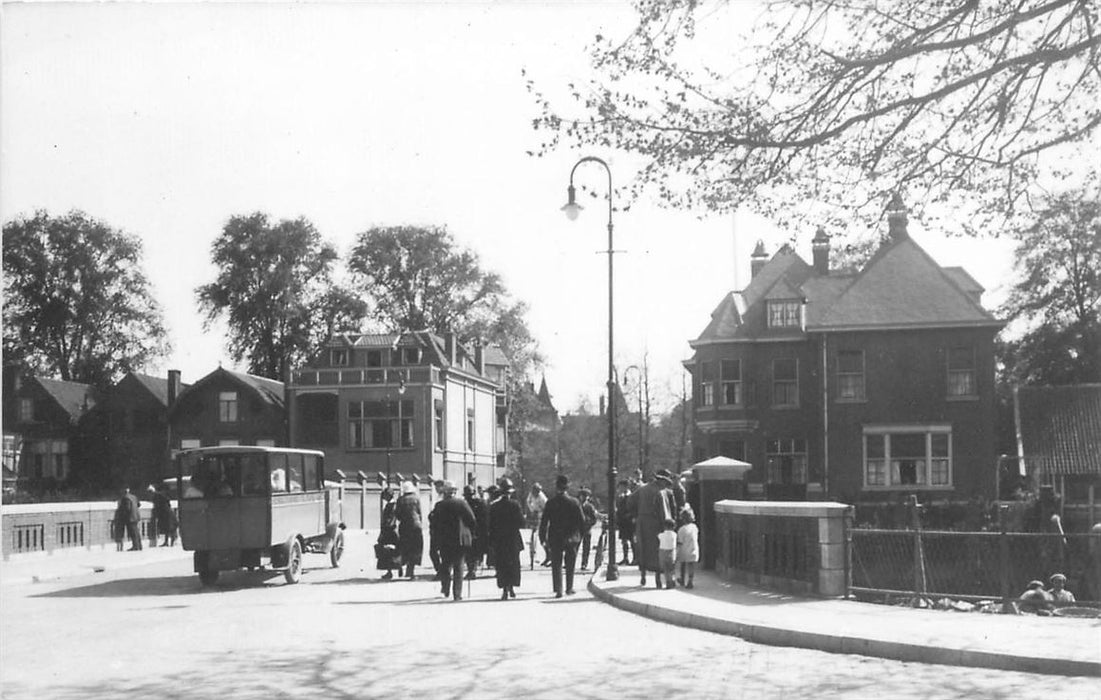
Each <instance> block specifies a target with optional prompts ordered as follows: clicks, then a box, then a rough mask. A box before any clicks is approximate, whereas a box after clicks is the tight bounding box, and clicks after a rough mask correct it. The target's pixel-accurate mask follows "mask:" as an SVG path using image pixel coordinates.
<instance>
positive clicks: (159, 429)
mask: <svg viewBox="0 0 1101 700" xmlns="http://www.w3.org/2000/svg"><path fill="white" fill-rule="evenodd" d="M187 388H188V387H187V386H186V385H183V384H181V382H180V373H179V371H178V370H169V372H168V376H166V377H154V376H151V375H148V374H142V373H139V372H128V373H127V374H126V375H125V376H124V377H123V378H122V379H120V380H119V381H118V382H116V383H115V384H114V385H112V386H111V387H110V388H109V389H108V390H107V391H105V392H104V393H103V395H102V397H101V400H100V402H99V403H98V404H97V405H96V408H95V410H94V411H92V412H90V413H89V415H88V416H87V418H85V424H86V430H85V432H86V433H87V434H88V435H89V436H90V439H91V442H90V444H89V449H90V450H94V454H95V459H94V461H96V462H97V463H99V464H100V465H102V472H103V473H102V474H101V482H102V483H101V485H103V486H110V487H112V488H117V487H119V486H122V485H126V486H129V487H131V488H132V489H138V488H141V487H144V486H147V485H150V484H155V483H157V482H159V481H160V480H161V479H163V478H164V477H165V476H168V475H170V474H171V473H172V465H171V454H170V452H169V448H168V409H169V406H171V405H172V404H173V403H174V402H175V400H176V398H177V397H178V396H179V395H180V393H181V391H182V390H184V389H187Z"/></svg>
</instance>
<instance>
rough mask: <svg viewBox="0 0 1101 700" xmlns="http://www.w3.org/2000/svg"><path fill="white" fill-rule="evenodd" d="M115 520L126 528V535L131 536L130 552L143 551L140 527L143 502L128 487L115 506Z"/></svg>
mask: <svg viewBox="0 0 1101 700" xmlns="http://www.w3.org/2000/svg"><path fill="white" fill-rule="evenodd" d="M115 520H116V522H118V523H120V526H121V527H125V528H126V534H127V535H129V536H130V549H129V550H128V551H131V552H138V551H141V548H142V547H141V531H140V528H139V526H138V523H140V522H141V501H139V500H138V497H137V496H135V495H134V494H133V493H131V492H130V489H128V488H126V487H123V489H122V493H121V494H120V497H119V500H118V504H117V505H116V506H115Z"/></svg>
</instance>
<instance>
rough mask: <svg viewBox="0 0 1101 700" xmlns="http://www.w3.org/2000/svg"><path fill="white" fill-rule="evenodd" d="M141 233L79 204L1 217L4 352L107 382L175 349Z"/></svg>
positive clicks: (75, 377) (67, 376)
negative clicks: (55, 211) (56, 212)
mask: <svg viewBox="0 0 1101 700" xmlns="http://www.w3.org/2000/svg"><path fill="white" fill-rule="evenodd" d="M141 262H142V247H141V241H140V240H139V239H138V238H137V237H136V236H133V235H130V234H127V233H124V232H122V231H118V230H116V229H114V228H112V227H111V226H109V225H108V224H106V223H104V222H102V221H99V220H96V219H93V218H91V217H89V216H88V215H86V214H84V213H83V212H80V211H72V212H69V213H68V214H66V215H64V216H60V217H52V216H50V215H49V214H48V213H47V212H45V211H37V212H35V214H34V216H31V217H29V218H17V219H15V220H13V221H10V222H8V223H6V224H4V312H3V318H4V331H3V338H4V356H5V358H6V361H12V360H14V361H17V362H21V363H22V364H24V365H25V366H26V367H27V368H28V369H30V370H32V371H34V372H36V373H40V374H46V375H50V376H58V377H60V378H61V379H64V380H68V381H76V382H82V383H86V384H94V385H98V386H106V385H109V384H110V383H111V382H112V381H114V380H115V379H117V378H118V377H119V376H120V375H122V374H123V373H125V372H127V371H129V370H138V369H141V368H142V367H143V366H144V365H145V364H146V363H148V362H150V361H152V360H154V359H156V358H159V357H162V356H164V355H165V354H167V352H168V341H167V334H166V332H165V328H164V320H163V317H162V314H161V310H160V307H159V306H158V305H157V303H156V302H155V301H154V300H153V298H152V295H151V290H150V287H149V281H148V280H147V279H146V277H145V273H144V272H143V271H142V268H141Z"/></svg>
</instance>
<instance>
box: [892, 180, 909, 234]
mask: <svg viewBox="0 0 1101 700" xmlns="http://www.w3.org/2000/svg"><path fill="white" fill-rule="evenodd" d="M909 221H910V219H909V217H908V216H906V205H905V204H903V203H902V195H900V194H899V193H898V192H895V193H894V194H893V195H891V203H890V204H888V205H887V233H888V235H890V237H891V240H893V241H901V240H903V239H905V238H909V237H910V234H909V232H907V230H906V225H907V224H908V223H909Z"/></svg>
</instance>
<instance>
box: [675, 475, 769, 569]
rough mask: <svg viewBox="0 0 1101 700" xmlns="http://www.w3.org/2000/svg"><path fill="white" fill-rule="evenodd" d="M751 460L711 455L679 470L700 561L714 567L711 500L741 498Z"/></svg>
mask: <svg viewBox="0 0 1101 700" xmlns="http://www.w3.org/2000/svg"><path fill="white" fill-rule="evenodd" d="M752 468H753V465H752V464H749V463H748V462H742V461H739V460H736V459H731V458H730V457H723V456H721V455H720V456H718V457H712V458H711V459H707V460H704V461H702V462H697V463H696V464H693V465H692V466H691V467H689V468H688V469H685V470H684V471H683V472H681V475H682V476H684V477H685V478H686V480H687V486H688V489H687V490H688V502H689V503H691V504H692V509H693V510H694V511H695V512H696V518H697V519H698V520H699V523H698V524H699V527H700V565H701V566H702V567H703V568H704V569H714V568H715V557H716V556H717V555H718V547H719V542H718V537H717V535H716V527H715V524H716V519H715V507H714V505H715V503H716V502H717V501H722V500H726V499H733V500H745V499H746V483H745V475H746V472H748V471H749V470H750V469H752Z"/></svg>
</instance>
